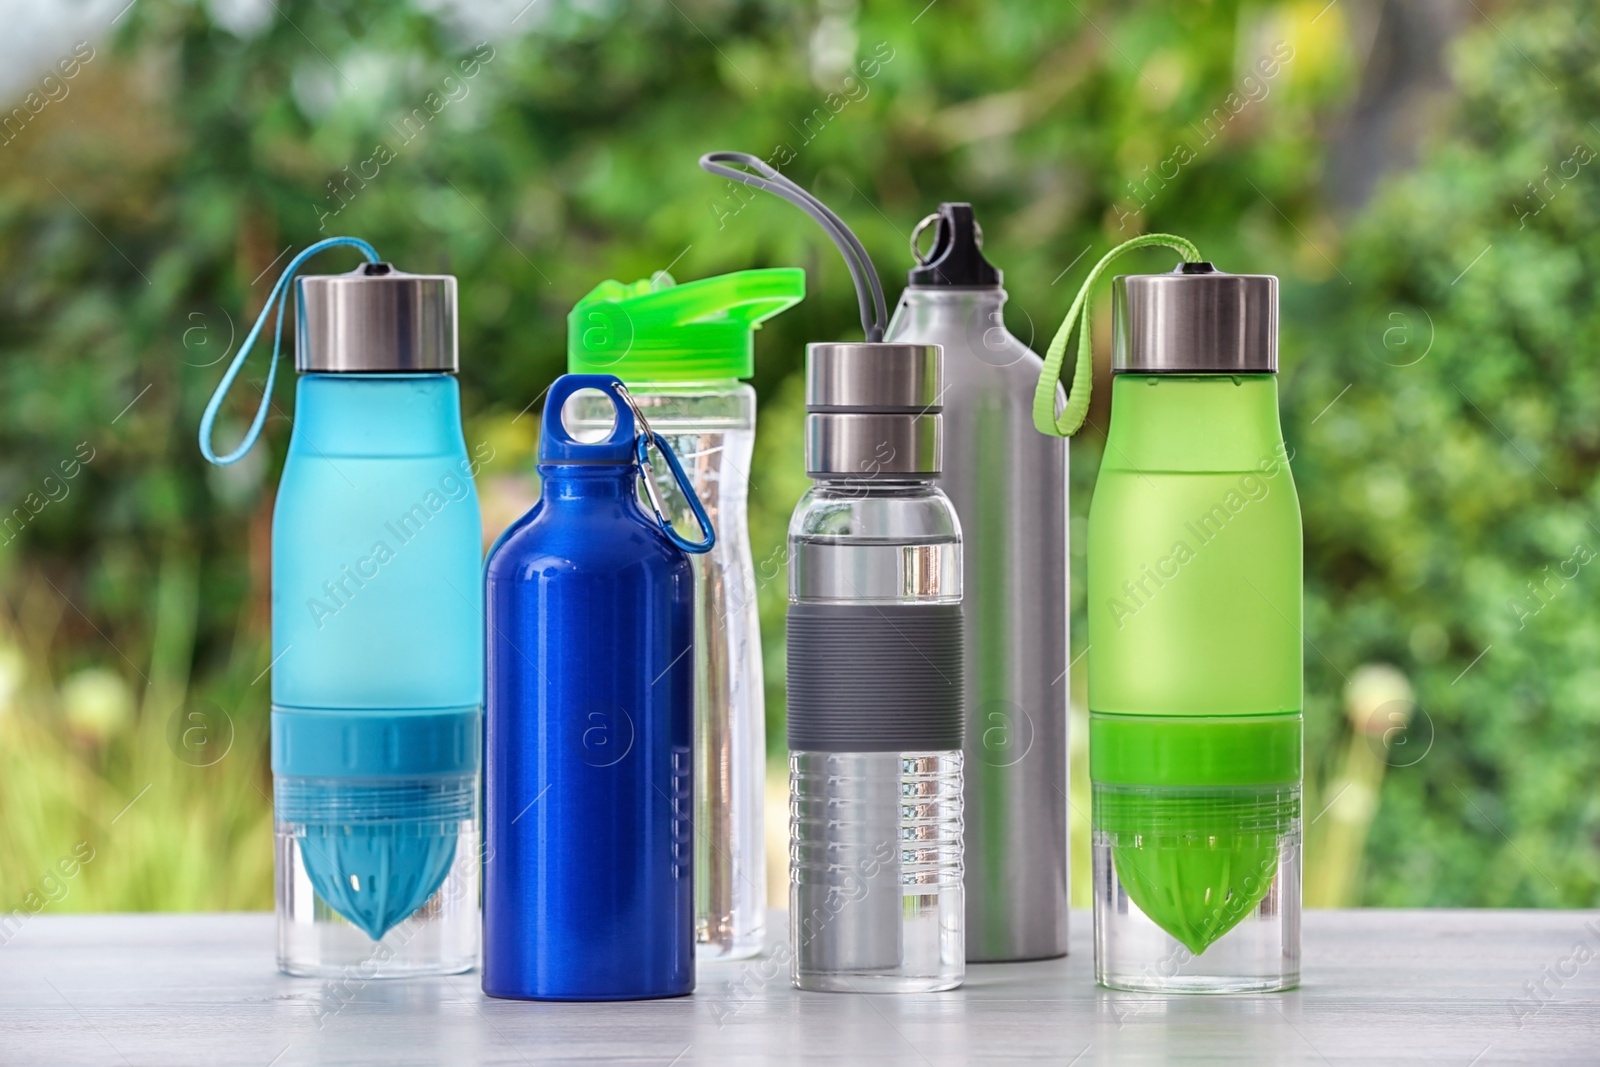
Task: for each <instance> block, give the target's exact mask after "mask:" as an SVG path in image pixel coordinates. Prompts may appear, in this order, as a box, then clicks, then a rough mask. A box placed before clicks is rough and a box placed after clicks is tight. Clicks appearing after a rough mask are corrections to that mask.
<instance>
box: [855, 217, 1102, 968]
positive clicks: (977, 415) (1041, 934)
mask: <svg viewBox="0 0 1600 1067" xmlns="http://www.w3.org/2000/svg"><path fill="white" fill-rule="evenodd" d="M927 226H932V227H933V228H934V238H933V244H932V247H931V248H930V250H929V252H928V254H927V255H926V256H924V255H922V253H921V252H920V251H919V250H918V247H917V244H916V236H915V235H913V237H912V253H913V255H914V256H915V257H916V259H917V266H916V267H914V268H912V270H911V272H910V275H909V284H908V286H907V287H906V290H905V292H904V293H903V294H902V295H901V297H900V304H899V306H898V307H897V308H896V309H895V313H894V319H893V320H892V321H891V322H890V323H889V329H888V331H887V333H886V334H885V335H884V336H885V340H888V341H899V342H916V343H920V344H937V345H939V346H940V347H941V348H942V349H943V350H944V394H943V401H944V472H943V477H942V479H941V480H940V485H942V486H943V488H944V491H945V492H946V493H947V494H949V496H950V500H951V501H952V502H953V503H954V504H955V508H956V513H957V514H958V515H960V516H961V523H962V532H963V537H962V557H963V571H964V573H965V575H966V591H965V595H964V596H963V598H962V601H961V616H962V628H963V632H964V635H965V639H966V657H967V660H966V689H967V692H966V708H967V737H966V749H965V752H966V760H965V764H964V767H963V773H964V775H965V780H966V791H965V798H964V802H965V803H964V810H965V813H966V824H967V834H966V898H967V959H968V960H970V961H971V962H973V963H983V962H1003V961H1010V960H1027V959H1040V958H1044V957H1050V956H1060V955H1062V954H1064V953H1065V952H1066V951H1067V899H1068V897H1067V887H1068V873H1067V871H1068V866H1067V865H1068V859H1067V857H1068V852H1067V796H1068V789H1067V704H1068V694H1069V693H1070V692H1071V685H1070V683H1069V681H1068V674H1067V663H1068V640H1067V638H1068V633H1067V604H1068V603H1069V598H1068V594H1067V575H1068V566H1067V564H1068V551H1067V441H1066V439H1065V438H1062V437H1046V436H1044V435H1043V434H1039V433H1035V432H1034V430H1033V427H1032V425H1031V424H1030V415H1029V413H1030V411H1031V409H1032V406H1033V394H1034V389H1035V386H1036V384H1037V383H1038V380H1039V372H1040V370H1041V369H1042V367H1043V365H1044V364H1043V361H1042V360H1041V359H1040V358H1039V357H1038V356H1037V355H1035V354H1034V353H1033V352H1032V351H1031V350H1030V349H1029V348H1028V346H1027V345H1025V344H1023V343H1022V342H1021V341H1019V340H1017V338H1015V337H1013V336H1012V335H1011V334H1010V333H1009V332H1008V331H1007V330H1006V327H1005V321H1004V319H1003V318H1002V316H1001V308H1002V307H1004V305H1005V302H1006V292H1005V290H1004V289H1003V288H1001V273H1000V271H999V270H998V269H997V268H995V267H994V266H993V265H992V264H990V263H989V261H988V260H987V259H985V258H984V255H983V251H982V249H981V247H980V246H981V242H982V231H981V230H980V229H979V227H978V224H977V221H976V220H975V219H974V218H973V214H972V206H971V205H970V204H940V205H939V210H938V212H937V213H936V214H934V215H930V216H928V218H926V219H924V220H923V222H922V224H921V225H919V227H918V229H919V231H920V230H921V229H923V228H925V227H927Z"/></svg>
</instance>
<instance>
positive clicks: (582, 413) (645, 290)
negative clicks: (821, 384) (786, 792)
mask: <svg viewBox="0 0 1600 1067" xmlns="http://www.w3.org/2000/svg"><path fill="white" fill-rule="evenodd" d="M804 296H805V272H804V271H802V270H799V269H798V268H778V269H770V270H746V271H737V272H735V273H732V274H724V275H720V276H718V277H714V278H704V279H701V280H699V281H694V282H687V283H685V284H683V285H677V284H675V283H674V282H673V279H672V278H671V276H670V275H667V274H665V273H662V274H657V275H656V276H655V277H654V278H651V279H649V280H647V281H641V282H635V283H634V284H632V285H622V284H620V283H618V282H614V281H607V282H602V283H601V284H600V285H599V286H597V287H596V288H595V289H594V290H593V291H592V292H590V293H589V294H588V295H587V296H585V297H584V298H583V299H582V300H581V301H579V302H578V304H577V305H576V306H575V307H574V308H573V309H572V314H571V315H570V317H569V319H568V344H567V358H568V369H569V370H571V371H573V372H574V373H585V374H598V373H606V374H614V375H616V376H617V377H619V378H621V379H622V380H623V381H624V382H625V383H627V387H628V390H629V393H630V394H631V395H632V397H633V400H634V403H636V404H637V405H638V406H639V409H640V410H641V411H642V412H643V413H644V415H645V417H646V418H648V419H649V420H650V425H651V426H652V427H653V428H654V430H655V432H656V433H659V434H661V435H662V436H663V437H665V438H666V440H667V441H668V443H669V444H670V445H671V446H672V448H673V450H674V451H675V452H676V453H677V454H678V456H679V457H680V460H681V462H682V463H683V465H684V468H685V469H686V470H687V472H688V474H689V477H690V479H691V481H692V482H693V483H694V489H695V493H696V495H697V496H698V497H699V499H700V503H701V504H702V505H703V506H704V508H705V510H706V512H707V514H709V515H710V517H711V522H712V525H713V526H714V527H715V528H716V530H717V535H718V536H717V540H716V546H715V547H714V548H713V549H712V550H711V551H710V552H709V553H706V554H705V555H697V556H694V557H693V566H694V574H695V811H694V814H695V820H694V821H695V829H696V843H695V940H696V942H697V944H698V949H697V955H698V957H699V958H700V959H737V958H742V957H746V956H753V955H755V954H756V953H757V952H759V951H761V948H762V945H763V943H764V941H765V940H766V928H767V927H766V903H767V901H766V897H767V868H766V838H765V827H764V825H763V809H764V807H765V804H764V800H765V789H766V736H767V734H766V700H765V697H764V693H763V678H762V669H761V632H760V626H759V620H758V615H757V603H756V593H757V583H756V571H755V563H754V560H753V558H752V556H751V552H750V531H749V522H748V519H747V517H746V515H747V512H746V502H747V499H748V496H749V485H750V463H751V459H752V456H753V453H754V450H755V434H756V393H755V390H754V389H752V388H751V387H750V386H749V385H747V384H745V382H744V381H743V380H742V379H745V378H749V377H750V376H751V375H752V374H754V373H755V354H754V338H753V333H754V331H755V330H756V329H757V328H758V327H759V326H760V324H761V323H762V322H764V321H765V320H766V319H768V318H771V317H772V316H773V315H776V314H778V313H779V312H780V311H783V310H784V309H785V308H788V307H790V306H792V305H794V304H795V303H797V302H799V301H800V300H801V299H802V298H803V297H804ZM566 415H567V423H568V425H571V426H572V427H573V428H574V429H575V430H577V431H578V432H582V433H593V432H599V431H603V430H604V429H605V428H606V427H607V426H609V425H610V424H611V420H612V411H611V404H610V402H609V401H608V400H606V399H605V398H603V397H599V396H596V395H595V394H594V393H593V392H592V391H591V392H585V393H577V394H575V395H574V396H573V398H572V400H571V401H570V402H569V403H568V406H567V412H566ZM656 478H657V483H658V486H659V488H660V490H661V495H662V498H663V499H664V500H666V501H667V502H668V509H669V515H670V516H671V518H672V520H673V522H674V523H675V524H676V525H677V527H678V528H679V529H693V527H694V522H695V520H694V518H693V516H692V514H691V511H692V509H691V507H690V502H689V501H688V500H687V499H686V498H685V496H684V494H683V492H682V491H681V490H680V489H679V488H678V486H677V485H676V484H674V482H673V480H672V478H671V476H670V473H669V472H667V471H665V470H658V471H657V472H656Z"/></svg>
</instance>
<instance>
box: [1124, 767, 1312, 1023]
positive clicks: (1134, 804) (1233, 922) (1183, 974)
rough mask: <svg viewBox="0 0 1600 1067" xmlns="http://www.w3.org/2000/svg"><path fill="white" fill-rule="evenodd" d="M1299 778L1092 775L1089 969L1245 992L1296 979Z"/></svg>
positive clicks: (1161, 988)
mask: <svg viewBox="0 0 1600 1067" xmlns="http://www.w3.org/2000/svg"><path fill="white" fill-rule="evenodd" d="M1300 839H1301V812H1300V787H1299V786H1297V785H1275V786H1259V787H1230V788H1215V789H1193V788H1158V787H1135V786H1104V785H1096V786H1095V792H1094V833H1093V851H1094V934H1095V979H1096V980H1097V981H1098V982H1099V983H1100V984H1101V985H1105V986H1110V987H1111V988H1113V989H1131V990H1139V991H1143V992H1168V993H1177V992H1182V993H1248V992H1255V993H1260V992H1273V991H1277V990H1283V989H1292V988H1293V987H1294V986H1296V985H1298V984H1299V982H1300Z"/></svg>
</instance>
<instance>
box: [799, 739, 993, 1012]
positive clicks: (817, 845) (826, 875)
mask: <svg viewBox="0 0 1600 1067" xmlns="http://www.w3.org/2000/svg"><path fill="white" fill-rule="evenodd" d="M789 797H790V809H789V936H790V946H791V948H792V949H793V964H792V970H793V978H794V983H795V985H797V986H799V987H800V988H801V989H810V990H817V991H823V992H842V993H913V992H930V991H935V990H941V989H953V988H955V987H956V986H959V985H960V984H961V982H962V979H963V977H964V976H965V973H966V946H965V944H964V941H963V934H962V930H963V922H962V915H963V903H962V885H961V881H962V866H961V835H962V825H961V753H960V752H959V751H951V752H793V753H791V754H790V756H789Z"/></svg>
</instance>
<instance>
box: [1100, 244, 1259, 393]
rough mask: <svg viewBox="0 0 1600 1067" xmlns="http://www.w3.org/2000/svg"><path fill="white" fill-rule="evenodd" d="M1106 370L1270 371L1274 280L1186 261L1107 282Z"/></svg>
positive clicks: (1186, 371) (1169, 371)
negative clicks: (1108, 329)
mask: <svg viewBox="0 0 1600 1067" xmlns="http://www.w3.org/2000/svg"><path fill="white" fill-rule="evenodd" d="M1111 310H1112V318H1113V323H1112V333H1111V336H1112V344H1111V370H1112V372H1113V373H1121V372H1131V373H1135V374H1276V373H1277V371H1278V279H1277V278H1275V277H1273V276H1272V275H1270V274H1224V273H1223V272H1222V271H1219V270H1217V269H1216V268H1215V267H1213V266H1211V264H1209V263H1185V264H1183V265H1182V266H1180V267H1179V268H1178V269H1177V270H1175V271H1173V272H1172V273H1170V274H1124V275H1119V276H1118V277H1117V278H1115V279H1114V280H1113V281H1112V283H1111Z"/></svg>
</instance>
